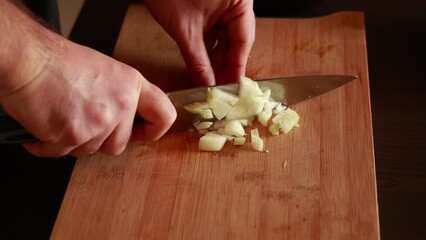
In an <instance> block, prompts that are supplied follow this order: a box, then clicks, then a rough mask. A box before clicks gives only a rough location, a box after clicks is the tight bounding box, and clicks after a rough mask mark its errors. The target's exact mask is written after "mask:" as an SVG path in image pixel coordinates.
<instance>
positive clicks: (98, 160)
mask: <svg viewBox="0 0 426 240" xmlns="http://www.w3.org/2000/svg"><path fill="white" fill-rule="evenodd" d="M256 30H257V38H256V42H255V45H254V47H253V50H252V53H251V56H250V60H249V65H248V70H247V75H248V76H249V77H252V78H254V79H256V78H265V77H275V76H282V75H299V74H302V75H306V74H356V75H358V76H359V77H360V80H357V81H356V82H352V83H349V84H347V85H345V86H343V87H341V88H339V89H336V90H335V91H332V92H329V93H327V94H325V95H322V96H320V97H317V98H314V99H311V100H309V101H305V102H303V103H300V104H297V105H295V106H293V108H294V109H295V110H296V111H297V112H298V113H299V114H300V115H301V122H300V125H301V127H300V128H298V129H296V130H294V131H292V132H291V133H289V134H285V135H280V136H278V137H272V136H270V135H268V134H267V133H266V130H264V129H263V130H261V135H262V136H263V137H264V139H265V145H266V148H267V149H268V150H269V153H265V152H262V153H260V152H255V151H253V150H252V149H251V148H250V146H248V145H246V146H243V147H234V146H231V145H230V144H228V145H226V146H225V148H224V150H223V151H222V152H219V153H208V152H199V151H197V140H198V136H197V135H196V134H195V133H187V132H181V133H175V134H170V135H166V136H165V137H163V138H162V139H161V140H159V141H157V142H152V143H137V142H133V143H131V144H130V145H129V147H128V148H127V149H126V151H125V152H124V153H123V154H122V155H120V156H118V157H107V156H105V155H102V154H96V155H92V156H90V157H88V158H84V159H79V160H78V161H77V163H76V166H75V169H74V172H73V175H72V177H71V180H70V183H69V186H68V189H67V192H66V195H65V197H64V201H63V204H62V207H61V210H60V212H59V215H58V218H57V221H56V224H55V227H54V229H53V232H52V239H379V220H378V208H377V194H376V177H375V166H374V149H373V141H372V140H373V139H372V124H371V109H370V98H369V82H368V70H367V53H366V43H365V31H364V21H363V14H362V13H358V12H342V13H337V14H333V15H330V16H326V17H321V18H312V19H268V18H258V19H257V27H256ZM114 56H115V57H116V58H117V59H119V60H121V61H124V62H126V63H128V64H130V65H132V66H134V67H136V68H137V69H139V70H140V71H141V72H142V73H143V74H144V76H145V77H146V78H147V79H149V80H151V81H153V82H155V83H156V84H158V85H159V86H160V87H162V88H163V89H164V90H170V89H176V88H184V87H187V85H185V83H184V82H185V81H183V80H184V79H185V76H186V74H185V66H184V64H183V62H182V58H181V56H180V53H179V51H178V49H177V48H176V45H175V44H174V43H173V41H172V40H171V39H170V38H169V37H168V36H167V35H166V34H165V33H164V32H163V31H162V29H161V28H160V27H159V26H157V25H156V23H155V22H154V21H153V20H152V18H151V17H150V16H149V14H148V13H147V11H146V10H145V9H144V8H143V6H142V5H133V6H131V7H130V8H129V11H128V13H127V16H126V19H125V21H124V24H123V27H122V30H121V33H120V37H119V40H118V42H117V46H116V50H115V54H114ZM154 80H155V81H154Z"/></svg>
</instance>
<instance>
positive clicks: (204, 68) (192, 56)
mask: <svg viewBox="0 0 426 240" xmlns="http://www.w3.org/2000/svg"><path fill="white" fill-rule="evenodd" d="M176 43H177V44H178V46H179V49H180V51H181V53H182V56H183V59H184V60H185V64H186V67H187V70H188V73H189V74H190V77H191V80H192V81H193V83H194V84H196V85H202V86H206V85H207V86H212V85H215V84H216V81H215V75H214V71H213V68H212V66H211V62H210V58H209V54H208V52H207V48H206V44H205V42H204V37H203V33H202V32H193V33H192V34H191V33H188V34H184V35H183V37H181V38H179V39H176Z"/></svg>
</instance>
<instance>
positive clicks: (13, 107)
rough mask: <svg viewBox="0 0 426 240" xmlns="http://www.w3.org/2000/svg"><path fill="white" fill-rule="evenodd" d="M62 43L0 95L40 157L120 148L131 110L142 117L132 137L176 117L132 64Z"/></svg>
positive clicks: (157, 132) (156, 132)
mask: <svg viewBox="0 0 426 240" xmlns="http://www.w3.org/2000/svg"><path fill="white" fill-rule="evenodd" d="M56 40H57V41H60V42H61V43H62V44H58V45H61V46H62V47H60V48H59V47H56V48H55V49H54V51H55V54H51V55H49V59H48V60H47V61H46V62H45V63H42V62H40V63H39V64H42V67H41V68H40V71H39V72H38V73H37V74H35V77H34V78H31V81H28V82H27V83H26V84H25V85H23V86H22V87H20V88H19V89H17V90H16V91H14V92H13V93H10V94H8V95H7V96H3V97H2V98H1V99H0V100H1V104H2V106H3V108H4V109H5V110H6V111H7V112H8V113H9V114H11V115H12V117H14V118H15V119H16V120H18V121H19V122H20V123H21V124H22V125H23V126H24V127H25V128H26V129H27V130H28V131H29V132H31V133H32V134H33V135H34V136H35V137H37V139H39V141H38V142H35V143H30V144H25V145H24V147H25V148H26V149H27V150H28V151H29V152H31V153H32V154H34V155H36V156H40V157H58V156H63V155H67V154H68V155H72V156H76V157H82V156H85V155H88V154H90V153H93V152H95V151H98V150H99V151H101V152H104V153H106V154H110V155H117V154H119V153H121V152H122V151H123V150H124V148H125V147H126V144H127V142H128V141H129V138H130V135H131V132H132V126H133V121H134V118H135V112H137V113H138V114H140V115H141V116H142V118H143V119H144V122H143V123H141V124H139V125H137V126H135V131H134V138H136V139H139V140H143V141H150V140H156V139H158V138H159V137H160V136H162V135H163V134H164V133H165V132H166V130H167V129H168V128H169V127H170V126H171V124H172V123H173V121H174V120H175V118H176V112H175V109H174V107H173V105H172V104H171V103H170V101H169V99H168V98H167V96H166V95H165V94H164V93H163V92H162V91H161V90H159V88H157V87H156V86H154V85H152V84H150V83H149V82H148V81H147V80H145V78H144V77H143V76H142V75H141V74H140V73H139V72H138V71H136V70H134V69H133V68H131V67H129V66H127V65H125V64H123V63H120V62H118V61H115V60H113V59H112V58H109V57H107V56H104V55H102V54H100V53H98V52H96V51H94V50H92V49H89V48H86V47H83V46H80V45H77V44H74V43H72V42H70V41H68V40H65V39H62V38H61V37H59V36H58V37H57V39H56Z"/></svg>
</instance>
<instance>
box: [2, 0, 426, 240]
mask: <svg viewBox="0 0 426 240" xmlns="http://www.w3.org/2000/svg"><path fill="white" fill-rule="evenodd" d="M47 1H48V2H49V0H47ZM128 2H130V1H124V0H114V1H101V0H86V3H85V5H84V6H83V9H82V11H81V13H80V16H79V18H78V19H77V22H76V25H75V27H74V29H73V31H72V33H71V36H70V38H71V39H72V40H73V41H75V42H78V43H81V44H84V45H87V46H89V47H92V48H94V49H97V50H99V51H101V52H103V53H106V54H109V55H110V54H111V53H112V50H113V47H114V44H115V40H116V38H117V35H118V32H119V29H120V26H121V23H122V20H123V17H124V15H125V11H126V8H127V4H128ZM254 2H255V12H256V15H257V16H264V17H311V16H318V15H324V14H328V13H332V12H337V11H342V10H357V11H363V12H364V13H365V20H366V31H367V48H368V61H369V76H370V88H371V104H372V116H373V130H374V147H375V158H376V172H377V184H378V201H379V215H380V230H381V236H382V239H385V240H388V239H392V240H393V239H395V240H402V239H426V207H425V206H424V204H425V203H426V107H425V102H426V90H425V89H426V83H425V82H426V77H425V76H426V1H404V0H388V1H385V0H370V1H367V0H364V1H355V0H322V1H318V0H300V1H297V0H293V1H285V0H281V1H278V0H254ZM49 8H51V6H50V7H49ZM41 12H42V11H40V10H39V14H40V13H41ZM54 15H55V14H53V16H54ZM51 16H52V14H50V15H48V18H49V17H51ZM0 158H1V159H0V237H1V238H3V239H48V238H49V236H50V232H51V230H52V227H53V224H54V222H55V219H56V215H57V213H58V210H59V208H60V204H61V201H62V198H63V194H64V193H65V190H66V187H67V183H68V180H69V177H70V175H71V172H72V168H73V166H74V163H75V160H74V159H72V158H61V159H39V158H35V157H33V156H31V155H29V154H28V153H26V152H25V150H24V149H23V148H21V147H20V146H16V145H9V146H0Z"/></svg>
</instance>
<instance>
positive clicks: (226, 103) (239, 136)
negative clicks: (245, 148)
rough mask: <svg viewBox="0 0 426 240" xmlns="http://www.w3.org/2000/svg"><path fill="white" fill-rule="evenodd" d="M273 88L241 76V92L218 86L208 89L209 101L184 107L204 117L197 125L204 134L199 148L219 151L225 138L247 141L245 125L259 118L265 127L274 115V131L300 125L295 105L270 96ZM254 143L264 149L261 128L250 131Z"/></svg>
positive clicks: (285, 131) (239, 143) (242, 143)
mask: <svg viewBox="0 0 426 240" xmlns="http://www.w3.org/2000/svg"><path fill="white" fill-rule="evenodd" d="M271 93H272V91H271V89H270V88H268V87H265V88H262V89H261V88H260V87H259V84H258V83H257V82H256V81H252V80H251V79H250V78H247V77H241V79H240V85H239V89H238V95H235V94H233V93H230V92H227V91H224V90H222V89H219V88H209V89H208V90H207V101H206V102H195V103H192V104H188V105H186V106H184V108H185V109H186V110H187V111H189V112H191V113H193V114H196V115H198V116H199V117H201V119H202V120H201V121H196V122H194V127H195V128H196V129H197V130H198V132H199V133H200V134H202V135H204V136H202V137H201V138H200V141H199V144H198V148H199V150H202V151H220V150H221V149H222V148H223V146H224V144H225V142H226V141H227V140H228V141H233V144H234V145H244V144H245V142H246V138H245V137H244V136H245V135H246V133H245V130H244V127H246V126H251V125H252V121H253V120H254V119H255V117H257V120H258V121H259V122H260V123H261V124H262V125H263V126H265V127H267V126H268V123H269V122H270V119H271V118H272V116H273V115H275V117H273V118H272V121H271V124H270V126H269V132H270V133H271V134H272V135H274V136H275V135H279V134H280V133H281V132H284V133H287V132H289V131H290V130H292V129H293V128H294V127H298V126H299V125H298V122H299V118H300V117H299V115H298V114H297V113H296V112H295V111H294V110H292V109H290V108H288V107H287V106H284V105H283V104H282V103H280V102H277V101H275V100H273V99H272V98H271ZM250 136H251V144H252V146H253V149H255V150H256V151H264V140H263V139H262V138H261V137H260V136H259V131H258V129H252V130H251V132H250Z"/></svg>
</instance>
